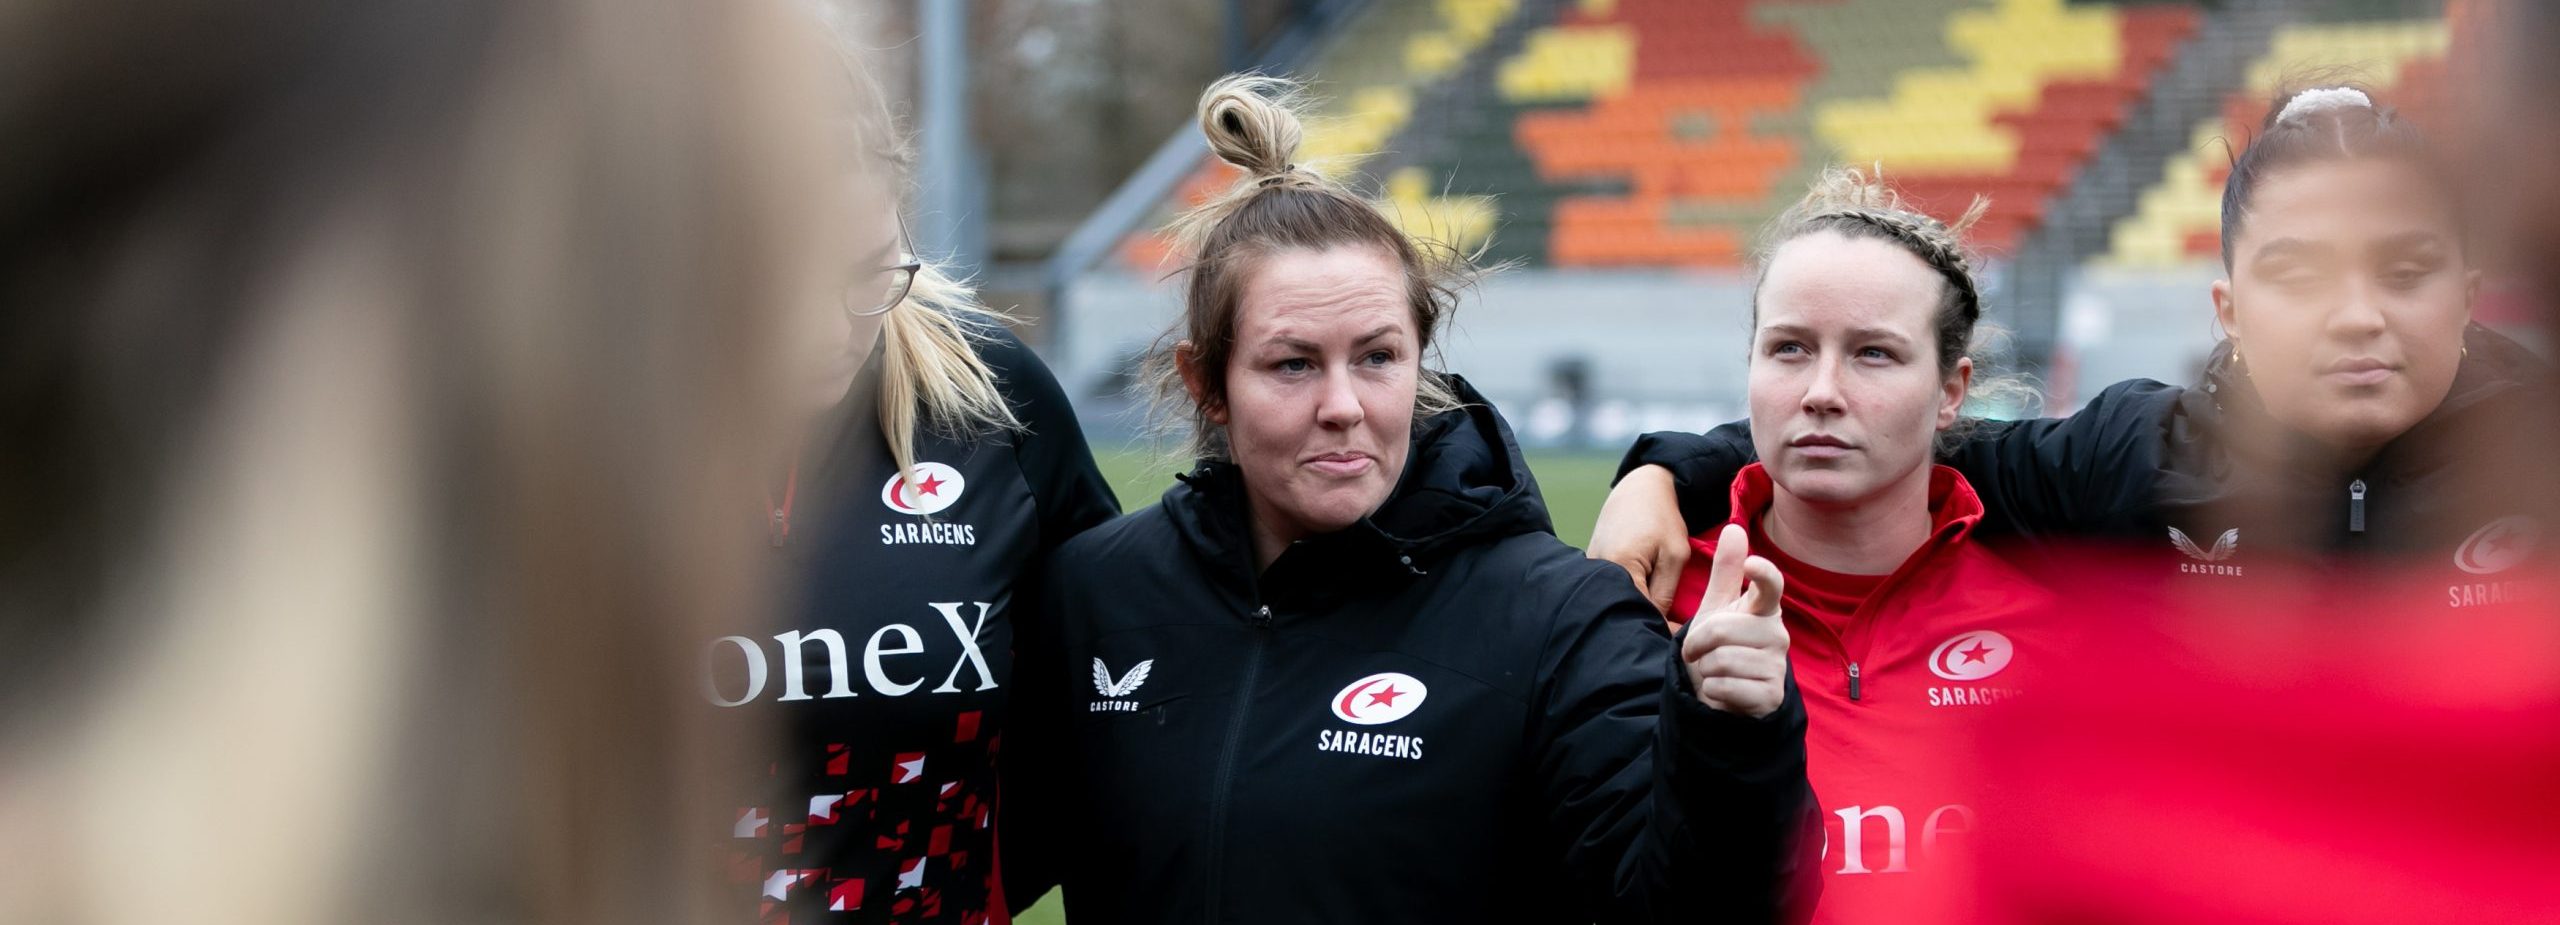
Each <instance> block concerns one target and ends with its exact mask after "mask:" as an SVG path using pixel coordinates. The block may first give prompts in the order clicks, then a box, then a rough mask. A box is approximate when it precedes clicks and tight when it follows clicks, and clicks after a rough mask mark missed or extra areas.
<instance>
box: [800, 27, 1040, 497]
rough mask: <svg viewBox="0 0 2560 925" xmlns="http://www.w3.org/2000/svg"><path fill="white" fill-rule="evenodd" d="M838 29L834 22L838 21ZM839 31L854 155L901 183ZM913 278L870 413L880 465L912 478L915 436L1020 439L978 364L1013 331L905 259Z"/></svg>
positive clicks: (883, 328)
mask: <svg viewBox="0 0 2560 925" xmlns="http://www.w3.org/2000/svg"><path fill="white" fill-rule="evenodd" d="M838 18H839V19H841V17H838ZM850 34H851V33H850V31H849V30H847V29H845V28H843V27H842V26H841V25H840V26H839V28H838V29H837V31H836V35H837V45H838V48H839V50H840V52H841V53H842V55H843V60H844V62H845V73H846V74H847V75H848V76H849V77H850V79H851V80H852V81H853V82H854V85H855V89H856V94H855V95H856V98H857V99H858V100H859V101H860V105H861V107H862V111H860V112H857V113H855V114H854V118H855V119H856V121H857V122H858V123H859V124H861V125H862V126H863V129H862V131H861V132H860V135H861V137H862V138H864V139H866V140H868V141H870V142H871V144H870V147H869V150H866V151H863V152H860V153H861V154H863V155H866V156H870V157H875V158H878V159H879V160H880V161H881V162H882V164H883V166H884V167H885V168H886V169H887V170H888V171H889V172H891V173H893V174H894V175H895V176H896V177H898V178H900V179H901V180H903V179H904V178H906V177H908V176H910V175H911V172H912V170H913V167H914V164H915V153H914V149H913V147H912V146H910V145H909V144H907V143H906V132H905V131H904V130H903V128H902V127H901V126H900V125H899V124H898V119H897V116H896V113H895V112H893V111H892V110H891V108H890V106H889V103H888V94H887V92H886V90H885V88H884V87H883V86H882V84H881V82H880V80H879V79H878V77H877V76H876V75H874V74H872V73H871V71H870V69H869V68H868V67H866V66H865V65H864V63H863V61H864V58H863V51H862V49H860V48H859V47H858V46H856V45H855V44H854V43H853V41H852V40H851V39H850V38H849V37H848V36H849V35H850ZM908 256H909V257H910V258H911V259H914V260H915V261H916V262H917V263H919V264H921V269H919V270H917V271H916V278H915V284H914V286H913V287H912V288H910V289H909V290H908V291H907V298H906V301H905V302H904V303H903V304H900V305H898V306H897V307H895V308H892V309H890V310H889V311H888V313H887V314H886V315H883V316H882V318H881V325H880V339H881V343H882V350H881V363H882V366H883V369H882V370H881V375H880V395H879V407H878V413H879V415H880V432H881V435H882V437H883V438H885V439H886V440H887V441H888V445H889V456H890V458H891V459H893V460H895V461H896V462H897V464H898V471H899V472H900V473H902V474H912V473H913V472H914V471H915V463H916V461H915V444H916V438H917V437H918V436H920V435H922V434H924V433H935V434H940V435H943V436H947V437H967V436H971V435H975V434H983V433H988V432H992V431H1011V430H1020V429H1022V426H1023V425H1022V421H1021V419H1020V418H1019V417H1017V416H1016V415H1015V414H1014V413H1013V407H1012V406H1011V405H1009V404H1007V403H1006V402H1005V400H1004V393H1003V391H1001V390H999V389H998V388H997V387H996V372H995V369H994V368H993V367H990V366H988V365H987V361H986V358H984V357H982V356H980V355H979V354H978V348H979V346H980V345H982V344H984V343H985V342H986V341H987V340H988V339H989V338H990V337H992V336H993V335H994V334H995V332H996V331H997V330H998V329H999V328H1000V327H1002V326H1005V325H1009V324H1016V323H1019V321H1018V319H1016V318H1014V317H1013V316H1012V315H1009V314H1006V313H1005V312H1002V311H999V310H997V309H994V308H990V307H988V306H987V305H986V304H985V303H982V302H980V301H979V300H978V292H977V289H976V287H974V286H972V285H970V283H969V281H968V280H966V279H962V278H960V277H958V276H956V275H954V274H953V273H952V272H951V270H950V268H949V266H948V265H947V264H945V263H943V262H941V261H937V260H931V259H927V258H926V257H924V256H923V255H916V254H911V255H908Z"/></svg>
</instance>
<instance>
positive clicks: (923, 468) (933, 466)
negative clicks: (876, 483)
mask: <svg viewBox="0 0 2560 925" xmlns="http://www.w3.org/2000/svg"><path fill="white" fill-rule="evenodd" d="M968 484H969V482H968V480H967V479H964V478H961V477H960V470H958V469H954V468H951V467H950V466H946V465H943V464H941V463H938V462H920V463H917V464H916V468H915V472H914V473H913V477H912V478H908V479H900V478H898V477H897V476H894V475H892V476H890V477H889V481H888V482H886V483H884V484H882V485H881V486H880V503H882V504H886V505H888V506H889V509H890V510H892V511H896V512H898V513H900V514H913V515H916V516H918V517H924V516H929V515H933V514H939V513H942V509H944V508H947V507H950V506H951V505H952V504H953V503H955V502H958V501H959V500H960V492H961V491H962V490H964V489H966V488H967V487H968Z"/></svg>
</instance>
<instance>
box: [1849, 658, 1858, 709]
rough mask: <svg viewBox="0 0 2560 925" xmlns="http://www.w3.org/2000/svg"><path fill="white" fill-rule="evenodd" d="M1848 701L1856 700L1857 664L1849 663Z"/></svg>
mask: <svg viewBox="0 0 2560 925" xmlns="http://www.w3.org/2000/svg"><path fill="white" fill-rule="evenodd" d="M1849 699H1851V700H1856V699H1858V663H1856V662H1850V663H1849Z"/></svg>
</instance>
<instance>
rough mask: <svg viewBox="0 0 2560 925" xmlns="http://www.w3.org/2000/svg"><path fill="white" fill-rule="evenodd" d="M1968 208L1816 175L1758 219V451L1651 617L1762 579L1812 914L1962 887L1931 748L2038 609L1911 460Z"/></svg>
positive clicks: (1856, 911)
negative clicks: (1813, 817) (1810, 880)
mask: <svg viewBox="0 0 2560 925" xmlns="http://www.w3.org/2000/svg"><path fill="white" fill-rule="evenodd" d="M1985 205H1987V203H1985V202H1983V201H1981V200H1976V201H1975V203H1974V207H1973V208H1972V209H1971V210H1969V211H1967V212H1966V213H1965V215H1964V216H1963V217H1962V218H1960V219H1958V220H1957V221H1955V222H1954V223H1952V224H1949V223H1943V222H1940V221H1938V220H1936V219H1933V218H1930V217H1929V216H1927V215H1925V214H1922V213H1920V212H1918V211H1917V210H1915V209H1913V208H1911V207H1909V206H1906V205H1904V204H1903V203H1902V202H1901V200H1900V199H1899V197H1897V196H1895V195H1894V193H1893V192H1892V191H1891V190H1890V189H1889V188H1887V187H1886V186H1885V185H1884V183H1883V180H1882V178H1881V177H1878V176H1870V175H1862V174H1860V173H1859V172H1857V171H1854V170H1832V171H1830V172H1827V173H1825V174H1823V175H1822V177H1821V178H1820V179H1819V180H1818V181H1816V183H1815V184H1814V186H1813V188H1812V190H1811V191H1809V192H1808V193H1807V194H1806V195H1805V197H1804V199H1803V200H1802V201H1800V202H1798V203H1797V204H1796V205H1795V207H1794V208H1792V209H1790V210H1788V211H1787V212H1786V213H1785V214H1783V215H1781V216H1779V217H1778V219H1777V220H1776V221H1775V222H1774V223H1772V224H1771V225H1770V227H1769V228H1768V229H1767V231H1766V232H1765V233H1764V241H1763V244H1762V249H1761V252H1760V255H1759V259H1758V261H1757V262H1758V264H1759V272H1760V276H1759V282H1758V285H1757V286H1756V287H1755V290H1754V292H1753V295H1752V306H1751V309H1752V337H1751V353H1750V361H1749V370H1750V399H1749V404H1750V408H1751V424H1752V427H1751V435H1752V439H1753V441H1754V443H1755V444H1756V445H1757V448H1758V450H1759V457H1760V461H1759V462H1757V463H1753V464H1751V465H1749V466H1746V467H1744V468H1743V469H1742V471H1741V473H1740V474H1739V475H1738V476H1736V477H1735V478H1734V479H1733V481H1732V485H1731V488H1730V491H1729V494H1728V497H1729V498H1730V502H1731V510H1732V511H1733V516H1732V518H1731V519H1730V520H1729V521H1728V522H1726V523H1724V524H1723V525H1722V526H1721V527H1720V528H1717V529H1715V530H1712V531H1710V532H1705V533H1701V534H1699V535H1698V536H1697V537H1695V538H1693V539H1691V540H1690V541H1689V542H1690V544H1691V545H1692V547H1693V548H1694V549H1695V550H1696V552H1697V553H1698V554H1697V555H1694V556H1692V557H1691V558H1690V559H1689V568H1688V569H1687V571H1686V572H1685V573H1683V574H1682V575H1681V576H1680V580H1679V584H1678V588H1677V592H1676V595H1675V601H1674V604H1673V607H1672V610H1671V614H1672V616H1673V619H1674V621H1675V622H1686V621H1687V619H1688V618H1689V617H1690V616H1691V615H1693V614H1696V613H1698V612H1699V611H1700V610H1701V606H1700V605H1701V604H1702V603H1707V604H1715V603H1718V602H1720V601H1722V600H1724V599H1726V598H1728V597H1730V596H1731V595H1732V593H1733V590H1734V589H1733V588H1732V587H1731V586H1730V584H1729V583H1719V582H1718V581H1716V580H1715V574H1716V573H1719V572H1728V571H1730V570H1731V567H1732V565H1733V564H1735V563H1739V562H1741V561H1743V560H1744V558H1745V556H1747V555H1757V556H1760V557H1765V558H1767V559H1768V560H1769V561H1770V562H1772V563H1775V564H1776V566H1777V570H1778V572H1779V573H1780V574H1781V575H1782V576H1784V581H1783V584H1782V588H1783V591H1782V594H1781V601H1780V603H1781V607H1780V611H1781V613H1782V616H1783V618H1784V620H1785V623H1786V627H1787V636H1788V639H1789V640H1790V641H1791V646H1790V648H1789V650H1788V660H1789V662H1791V663H1792V665H1793V667H1794V672H1795V674H1796V676H1797V677H1798V678H1800V679H1803V680H1802V685H1803V696H1804V702H1805V712H1806V716H1807V726H1806V732H1805V752H1806V774H1807V776H1808V777H1810V778H1811V779H1812V781H1813V790H1814V794H1815V795H1816V797H1817V798H1818V799H1819V800H1820V801H1821V803H1822V808H1823V810H1824V813H1823V820H1822V821H1823V826H1824V828H1825V835H1826V842H1825V844H1826V845H1827V849H1826V853H1825V854H1826V856H1825V858H1824V863H1823V871H1824V877H1825V878H1826V880H1825V883H1824V886H1823V890H1822V899H1821V903H1820V907H1819V908H1818V909H1817V910H1815V913H1814V920H1815V921H1818V922H1876V921H1912V920H1913V916H1915V915H1918V914H1920V910H1921V909H1922V908H1924V907H1929V906H1934V905H1937V902H1936V901H1939V900H1943V899H1944V897H1945V896H1946V894H1947V893H1948V891H1949V890H1950V889H1951V888H1952V887H1951V884H1955V883H1960V882H1961V881H1962V878H1960V877H1957V876H1955V873H1954V870H1955V868H1954V865H1953V864H1951V863H1950V862H1951V861H1953V860H1957V859H1961V858H1962V857H1963V856H1964V854H1965V852H1964V850H1963V845H1962V844H1961V842H1962V841H1964V839H1963V837H1962V835H1961V834H1960V833H1966V832H1970V831H1971V830H1972V829H1973V828H1974V820H1975V807H1976V806H1977V805H1978V804H1979V803H1980V802H1981V800H1980V798H1979V795H1978V794H1976V793H1973V792H1972V791H1971V790H1970V789H1969V788H1967V787H1966V785H1965V783H1966V780H1967V778H1966V776H1965V775H1963V774H1962V773H1960V769H1955V768H1951V767H1950V765H1952V764H1954V763H1953V762H1950V761H1948V760H1947V751H1946V749H1945V747H1944V745H1945V743H1947V742H1949V741H1951V740H1958V739H1961V738H1962V737H1963V736H1965V735H1966V734H1968V733H1969V728H1968V727H1969V724H1971V723H1974V722H1978V721H1979V717H1981V716H1983V715H1985V712H1984V711H1980V710H1972V709H1966V708H1968V707H1975V706H1981V705H1985V704H1989V703H1992V702H1995V701H1997V700H1999V699H2002V698H2005V697H2008V696H2009V695H2011V694H2012V693H2014V692H2015V691H2016V690H2018V689H2019V687H2020V686H2021V685H2020V683H2019V679H2018V675H2019V674H2020V672H2004V669H2006V668H2007V667H2008V662H2009V659H2010V655H2011V653H2012V652H2013V651H2014V646H2016V645H2017V644H2018V640H2020V639H2028V638H2031V637H2032V636H2033V635H2034V633H2033V630H2032V629H2031V628H2030V627H2029V626H2028V625H2027V624H2028V620H2027V619H2026V618H2027V616H2028V615H2030V614H2032V613H2033V612H2035V610H2036V608H2038V607H2039V606H2041V605H2042V604H2043V603H2044V602H2045V601H2046V597H2045V595H2044V593H2043V592H2042V591H2040V590H2038V589H2036V587H2035V586H2034V585H2033V584H2031V583H2030V582H2028V581H2027V579H2026V578H2025V576H2023V575H2022V574H2020V573H2019V572H2018V571H2017V570H2016V569H2014V568H2012V567H2010V566H2009V565H2008V564H2007V563H2005V562H2003V561H2002V560H2001V559H2000V558H1999V557H1997V556H1995V555H1993V554H1992V553H1990V552H1988V551H1985V550H1984V549H1983V548H1982V546H1981V544H1979V543H1975V542H1972V537H1971V533H1972V530H1973V526H1974V525H1975V524H1976V523H1977V522H1979V521H1980V520H1981V518H1982V502H1981V501H1980V500H1978V499H1977V498H1976V497H1975V495H1974V492H1973V487H1972V486H1971V485H1970V484H1968V483H1966V481H1965V478H1964V476H1963V475H1961V474H1958V473H1957V472H1956V470H1954V469H1951V468H1948V467H1946V466H1940V465H1933V464H1932V457H1933V456H1934V452H1933V449H1934V447H1935V446H1936V445H1937V444H1938V443H1939V442H1940V441H1942V440H1947V439H1950V438H1951V435H1952V434H1954V432H1955V431H1957V430H1958V429H1959V428H1960V427H1961V426H1962V425H1963V424H1964V423H1965V419H1964V418H1962V417H1960V416H1958V414H1957V409H1958V408H1959V407H1961V406H1962V405H1963V404H1964V400H1965V397H1966V393H1967V392H1968V391H1969V390H1970V389H1971V388H1972V387H1973V386H1974V385H1975V382H1974V364H1973V361H1972V360H1971V359H1970V358H1968V357H1967V356H1966V355H1965V354H1966V351H1967V348H1968V347H1970V346H1971V345H1972V343H1973V334H1974V325H1975V322H1976V321H1977V320H1978V319H1980V318H1981V316H1982V304H1981V298H1980V289H1979V286H1978V284H1977V283H1976V281H1975V280H1974V277H1973V273H1972V269H1971V264H1970V262H1969V261H1968V260H1967V259H1966V257H1965V255H1964V250H1963V247H1962V243H1961V237H1960V236H1961V235H1962V233H1963V231H1964V229H1965V228H1966V227H1967V226H1969V225H1971V224H1972V222H1973V220H1974V219H1975V218H1976V217H1978V216H1980V215H1981V213H1982V210H1983V207H1984V206H1985ZM1710 563H1713V566H1712V567H1710ZM1708 609H1712V608H1708ZM1951 770H1958V771H1959V773H1949V771H1951Z"/></svg>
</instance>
